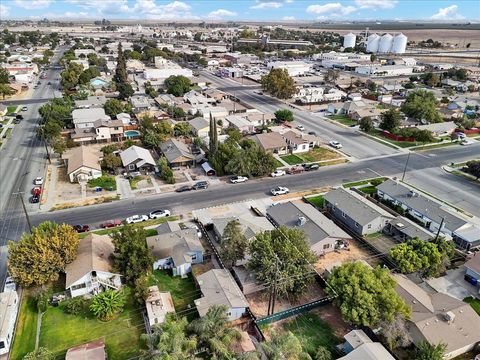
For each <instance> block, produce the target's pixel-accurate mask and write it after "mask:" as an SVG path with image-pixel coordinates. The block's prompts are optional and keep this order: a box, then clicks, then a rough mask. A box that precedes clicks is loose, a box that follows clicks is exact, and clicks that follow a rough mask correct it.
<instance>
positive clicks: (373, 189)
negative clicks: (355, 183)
mask: <svg viewBox="0 0 480 360" xmlns="http://www.w3.org/2000/svg"><path fill="white" fill-rule="evenodd" d="M358 190H360V191H361V192H362V193H364V194H367V195H371V194H375V193H376V192H377V187H376V186H374V185H368V186H363V187H361V188H358Z"/></svg>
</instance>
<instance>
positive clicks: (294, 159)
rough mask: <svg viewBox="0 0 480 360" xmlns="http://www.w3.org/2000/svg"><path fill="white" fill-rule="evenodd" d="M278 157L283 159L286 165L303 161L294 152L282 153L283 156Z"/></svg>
mask: <svg viewBox="0 0 480 360" xmlns="http://www.w3.org/2000/svg"><path fill="white" fill-rule="evenodd" d="M280 158H281V159H282V160H283V161H285V162H286V163H287V164H288V165H297V164H301V163H304V162H305V161H304V160H303V159H302V158H301V157H299V156H297V155H294V154H290V155H284V156H281V157H280Z"/></svg>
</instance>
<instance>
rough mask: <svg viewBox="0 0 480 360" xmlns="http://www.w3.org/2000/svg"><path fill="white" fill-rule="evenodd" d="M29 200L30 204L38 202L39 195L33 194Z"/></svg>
mask: <svg viewBox="0 0 480 360" xmlns="http://www.w3.org/2000/svg"><path fill="white" fill-rule="evenodd" d="M30 202H31V203H32V204H38V203H39V202H40V196H38V195H33V196H32V197H31V198H30Z"/></svg>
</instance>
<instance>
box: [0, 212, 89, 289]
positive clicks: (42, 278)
mask: <svg viewBox="0 0 480 360" xmlns="http://www.w3.org/2000/svg"><path fill="white" fill-rule="evenodd" d="M79 242H80V240H79V238H78V233H77V232H76V231H75V230H73V228H72V227H71V226H70V225H66V224H61V225H59V224H56V223H54V222H50V221H45V222H43V223H41V224H40V225H38V226H37V227H34V228H32V232H31V233H30V234H23V235H22V238H21V239H20V241H18V242H13V241H10V242H9V243H8V254H9V255H8V272H9V273H10V274H11V276H12V277H13V278H14V279H15V282H16V283H17V284H19V285H21V286H24V287H30V286H37V285H43V284H46V283H48V282H50V281H54V280H57V279H58V275H59V273H60V272H61V271H63V270H65V267H66V265H67V264H69V263H71V262H72V261H73V260H74V259H75V258H76V257H77V248H78V244H79Z"/></svg>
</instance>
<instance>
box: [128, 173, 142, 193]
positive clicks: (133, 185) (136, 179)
mask: <svg viewBox="0 0 480 360" xmlns="http://www.w3.org/2000/svg"><path fill="white" fill-rule="evenodd" d="M142 180H143V177H142V176H140V175H139V176H135V177H134V178H133V179H129V180H128V181H129V182H130V187H131V188H132V190H135V189H137V184H138V182H139V181H142Z"/></svg>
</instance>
